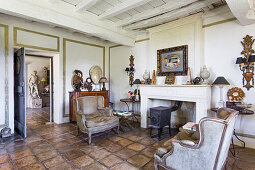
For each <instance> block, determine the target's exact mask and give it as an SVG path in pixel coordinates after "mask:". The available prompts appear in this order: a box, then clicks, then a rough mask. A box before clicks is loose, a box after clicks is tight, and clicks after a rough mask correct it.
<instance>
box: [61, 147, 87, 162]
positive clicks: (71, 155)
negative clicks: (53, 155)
mask: <svg viewBox="0 0 255 170" xmlns="http://www.w3.org/2000/svg"><path fill="white" fill-rule="evenodd" d="M63 155H64V156H65V157H66V158H67V159H68V160H72V159H75V158H78V157H80V156H83V155H84V152H82V151H81V150H79V149H72V150H69V151H67V152H65V153H64V154H63Z"/></svg>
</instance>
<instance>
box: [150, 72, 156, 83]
mask: <svg viewBox="0 0 255 170" xmlns="http://www.w3.org/2000/svg"><path fill="white" fill-rule="evenodd" d="M151 84H152V85H155V84H156V71H155V70H153V74H152V81H151Z"/></svg>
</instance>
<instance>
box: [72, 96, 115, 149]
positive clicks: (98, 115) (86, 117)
mask: <svg viewBox="0 0 255 170" xmlns="http://www.w3.org/2000/svg"><path fill="white" fill-rule="evenodd" d="M103 106H104V98H103V97H102V96H85V97H79V98H77V99H76V108H75V110H76V121H77V135H78V134H79V132H80V131H81V132H83V133H86V134H88V137H89V141H88V143H89V144H91V136H92V134H94V133H99V132H103V131H106V130H110V129H113V128H117V132H118V131H119V119H118V117H115V116H113V113H112V109H110V108H104V107H103Z"/></svg>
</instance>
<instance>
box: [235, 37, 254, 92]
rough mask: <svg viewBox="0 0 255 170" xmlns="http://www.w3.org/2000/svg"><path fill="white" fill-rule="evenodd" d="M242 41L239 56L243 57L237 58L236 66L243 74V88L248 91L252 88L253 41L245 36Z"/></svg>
mask: <svg viewBox="0 0 255 170" xmlns="http://www.w3.org/2000/svg"><path fill="white" fill-rule="evenodd" d="M243 39H244V40H243V41H241V44H242V45H243V51H242V52H241V54H242V55H244V57H238V58H237V59H236V64H239V68H240V70H241V71H242V72H243V87H245V88H247V90H250V88H253V87H254V62H255V55H253V53H254V50H253V49H252V45H253V43H254V39H252V36H249V35H246V37H244V38H243Z"/></svg>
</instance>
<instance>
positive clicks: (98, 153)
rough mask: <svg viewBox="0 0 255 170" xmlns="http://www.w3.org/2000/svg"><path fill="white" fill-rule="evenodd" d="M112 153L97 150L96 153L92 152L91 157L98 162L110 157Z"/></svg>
mask: <svg viewBox="0 0 255 170" xmlns="http://www.w3.org/2000/svg"><path fill="white" fill-rule="evenodd" d="M110 154H111V153H110V152H108V151H107V150H105V149H100V150H97V151H94V152H91V153H90V156H91V157H92V158H94V159H96V160H99V159H103V158H104V157H106V156H108V155H110Z"/></svg>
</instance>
